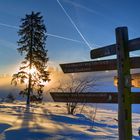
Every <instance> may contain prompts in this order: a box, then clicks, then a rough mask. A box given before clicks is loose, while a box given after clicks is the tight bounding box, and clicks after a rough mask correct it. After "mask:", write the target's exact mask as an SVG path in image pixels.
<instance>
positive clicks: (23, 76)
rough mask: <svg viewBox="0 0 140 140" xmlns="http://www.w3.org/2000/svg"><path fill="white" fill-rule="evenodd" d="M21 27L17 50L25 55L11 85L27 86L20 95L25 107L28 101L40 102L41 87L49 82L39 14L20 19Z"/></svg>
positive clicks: (44, 29)
mask: <svg viewBox="0 0 140 140" xmlns="http://www.w3.org/2000/svg"><path fill="white" fill-rule="evenodd" d="M21 22H22V24H21V26H20V29H19V32H18V35H19V36H20V39H19V41H18V46H20V47H19V48H18V49H17V50H18V52H19V53H20V54H21V55H22V54H24V55H25V58H24V60H23V61H22V63H21V64H22V65H21V66H20V68H19V71H18V73H16V74H13V78H12V83H14V84H15V85H17V84H19V83H26V84H27V86H26V88H25V89H24V90H22V91H21V92H20V94H23V95H26V96H27V105H30V100H33V99H36V100H38V101H42V99H43V94H42V93H43V87H44V86H45V83H46V82H47V81H49V80H50V79H49V72H48V71H47V62H48V57H47V50H46V49H45V45H46V43H45V41H46V37H47V36H46V32H47V31H46V27H45V25H44V21H43V17H42V16H40V12H37V13H35V12H32V13H31V14H29V15H28V14H27V15H26V16H25V18H23V19H21Z"/></svg>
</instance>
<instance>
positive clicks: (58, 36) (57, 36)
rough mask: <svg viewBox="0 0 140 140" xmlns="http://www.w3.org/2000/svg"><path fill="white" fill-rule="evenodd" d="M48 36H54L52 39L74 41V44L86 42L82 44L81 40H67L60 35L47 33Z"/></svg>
mask: <svg viewBox="0 0 140 140" xmlns="http://www.w3.org/2000/svg"><path fill="white" fill-rule="evenodd" d="M47 35H48V36H52V37H56V38H60V39H64V40H69V41H73V42H78V43H84V42H81V41H79V40H75V39H72V38H67V37H64V36H60V35H54V34H48V33H47Z"/></svg>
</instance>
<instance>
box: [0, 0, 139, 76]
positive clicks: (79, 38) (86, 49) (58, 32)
mask: <svg viewBox="0 0 140 140" xmlns="http://www.w3.org/2000/svg"><path fill="white" fill-rule="evenodd" d="M139 5H140V1H139V0H123V1H122V0H117V1H116V0H40V1H39V0H24V1H23V0H12V1H11V0H1V1H0V74H13V73H14V72H15V71H16V70H17V69H18V66H19V65H20V62H21V61H22V60H23V58H24V55H23V56H20V54H18V52H17V48H18V45H17V41H18V39H19V36H18V34H17V32H18V30H19V26H20V25H21V21H20V20H21V18H24V17H25V14H30V13H31V12H32V11H35V12H41V15H42V16H43V18H44V23H45V25H46V28H47V34H48V37H47V41H46V49H47V50H48V57H49V65H56V66H58V64H60V63H67V62H77V61H80V62H82V61H89V60H91V59H90V50H91V49H94V48H97V47H103V46H106V45H110V44H114V43H115V28H117V27H121V26H127V27H128V30H129V39H132V38H137V37H140V14H139V13H140V8H139ZM139 54H140V51H136V52H133V54H132V55H133V56H138V55H139Z"/></svg>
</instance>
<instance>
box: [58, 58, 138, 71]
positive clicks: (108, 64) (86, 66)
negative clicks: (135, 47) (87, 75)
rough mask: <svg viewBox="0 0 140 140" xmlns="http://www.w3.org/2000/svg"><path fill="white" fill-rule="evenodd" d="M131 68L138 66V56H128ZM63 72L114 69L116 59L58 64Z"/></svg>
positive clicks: (115, 67)
mask: <svg viewBox="0 0 140 140" xmlns="http://www.w3.org/2000/svg"><path fill="white" fill-rule="evenodd" d="M130 62H131V68H132V69H133V68H140V57H132V58H130ZM60 66H61V68H62V70H63V72H64V73H76V72H93V71H105V70H116V69H117V60H116V59H110V60H100V61H86V62H77V63H67V64H60Z"/></svg>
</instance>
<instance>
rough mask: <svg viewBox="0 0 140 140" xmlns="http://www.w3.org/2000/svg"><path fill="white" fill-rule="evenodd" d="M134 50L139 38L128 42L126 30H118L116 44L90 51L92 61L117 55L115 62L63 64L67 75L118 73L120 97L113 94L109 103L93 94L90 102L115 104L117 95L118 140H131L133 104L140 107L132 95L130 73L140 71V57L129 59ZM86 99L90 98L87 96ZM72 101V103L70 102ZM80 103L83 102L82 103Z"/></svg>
mask: <svg viewBox="0 0 140 140" xmlns="http://www.w3.org/2000/svg"><path fill="white" fill-rule="evenodd" d="M135 50H140V38H136V39H132V40H129V39H128V30H127V27H119V28H116V44H113V45H109V46H106V47H102V48H99V49H94V50H92V51H91V58H92V59H95V58H100V57H105V56H110V55H115V54H117V59H116V60H115V59H111V60H101V61H89V62H77V63H69V64H60V66H61V68H62V70H63V71H64V73H74V72H94V71H104V70H117V71H118V94H115V95H112V94H111V93H110V100H108V99H109V97H108V95H106V93H102V94H100V93H99V94H97V93H96V94H97V95H96V96H95V95H94V94H93V97H92V98H93V99H92V100H90V102H91V101H93V102H97V100H96V99H95V100H94V98H95V97H96V98H98V99H99V97H100V99H99V100H98V102H102V103H105V102H106V103H109V102H112V103H113V102H114V103H116V95H117V97H118V100H117V101H118V129H119V140H132V119H131V118H132V116H131V114H132V113H131V104H132V103H140V102H139V100H140V99H139V98H140V96H139V94H138V93H135V94H134V93H131V75H130V69H132V68H140V57H133V58H129V51H135ZM101 95H102V96H103V99H102V98H101ZM52 96H53V95H52ZM65 96H67V95H65ZM98 96H99V97H98ZM111 97H112V99H111ZM62 98H63V99H64V100H65V101H68V99H69V98H70V97H69V96H67V98H64V97H63V96H62ZM75 98H76V97H75ZM81 98H83V97H81ZM85 98H88V97H86V96H85ZM57 99H58V97H57ZM57 99H56V100H57ZM113 99H114V100H113ZM54 100H55V99H54ZM59 100H60V98H59ZM64 100H61V101H64ZM69 100H70V101H72V99H71V98H70V99H69ZM88 100H89V99H88ZM88 100H87V101H88ZM100 100H101V101H100ZM57 101H58V100H57ZM75 101H76V100H75ZM81 101H83V100H82V99H81ZM78 102H80V99H78Z"/></svg>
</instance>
